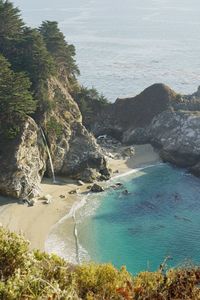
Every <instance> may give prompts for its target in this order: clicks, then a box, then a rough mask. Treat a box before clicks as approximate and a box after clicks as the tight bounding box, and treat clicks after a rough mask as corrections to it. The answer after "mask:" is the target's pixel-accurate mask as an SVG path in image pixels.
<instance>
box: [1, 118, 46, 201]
mask: <svg viewBox="0 0 200 300" xmlns="http://www.w3.org/2000/svg"><path fill="white" fill-rule="evenodd" d="M46 158H47V156H46V152H45V151H44V146H43V141H42V137H41V134H40V131H39V128H38V126H37V124H36V123H35V121H34V120H33V119H31V118H30V117H28V118H27V119H26V120H24V122H23V123H21V132H20V134H19V135H18V137H17V138H16V139H15V140H10V141H7V143H4V142H3V141H2V140H1V143H0V165H1V168H0V193H1V194H4V195H8V196H12V197H17V198H19V197H22V198H24V197H34V196H36V195H38V194H39V183H40V182H41V178H42V176H43V174H44V172H45V168H46V164H45V161H46Z"/></svg>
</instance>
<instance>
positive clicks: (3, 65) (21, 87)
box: [0, 55, 36, 127]
mask: <svg viewBox="0 0 200 300" xmlns="http://www.w3.org/2000/svg"><path fill="white" fill-rule="evenodd" d="M30 86H31V83H30V80H29V79H28V77H27V76H26V75H25V74H24V73H14V72H13V71H12V70H11V69H10V64H9V62H8V61H7V60H6V59H5V58H4V57H3V56H2V55H0V122H1V127H2V124H3V125H5V124H6V125H7V124H9V125H11V124H12V126H14V125H15V124H16V123H17V121H18V119H20V118H22V117H24V116H25V115H26V114H32V113H33V112H34V111H35V109H36V102H35V101H34V100H33V98H32V94H31V92H30ZM5 127H6V126H5Z"/></svg>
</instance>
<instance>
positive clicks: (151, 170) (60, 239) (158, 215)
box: [46, 164, 200, 274]
mask: <svg viewBox="0 0 200 300" xmlns="http://www.w3.org/2000/svg"><path fill="white" fill-rule="evenodd" d="M119 181H120V182H121V183H123V185H124V186H123V188H121V189H112V188H110V189H108V190H107V191H106V192H104V193H102V194H99V195H97V194H95V195H94V194H92V195H89V196H87V197H85V198H82V202H78V206H77V204H75V206H74V208H73V209H72V211H71V212H70V214H69V215H68V216H66V217H65V218H63V220H61V222H60V223H59V224H57V225H56V226H55V227H54V229H53V230H52V232H51V234H50V236H49V238H48V240H47V242H46V249H47V250H48V251H49V252H50V251H52V250H53V251H54V252H56V253H57V254H59V255H61V256H63V257H64V258H66V259H67V260H70V261H72V262H78V261H81V262H84V261H88V260H92V261H95V262H99V263H108V262H110V263H112V264H114V265H115V266H116V267H117V268H120V267H121V266H122V265H125V266H126V267H127V269H128V271H130V272H131V273H133V274H136V273H138V272H140V271H146V270H148V271H155V270H157V269H158V268H159V266H160V264H161V263H162V262H164V261H165V259H166V258H169V259H168V261H167V266H168V267H178V266H180V265H184V264H190V265H191V264H199V263H200V252H199V248H200V239H199V236H200V217H199V216H200V184H199V179H198V178H196V177H194V176H193V175H191V174H189V173H187V172H186V171H185V170H183V169H179V168H175V167H172V166H170V165H168V164H157V165H154V166H148V167H145V168H143V169H136V170H135V171H134V172H133V173H132V174H129V175H127V176H123V177H119V178H117V179H113V180H112V181H111V182H110V183H109V184H108V185H112V184H113V183H114V182H119ZM125 189H127V190H128V192H129V193H128V194H125V193H124V190H125ZM72 216H75V218H76V230H77V236H78V241H77V245H76V243H75V238H74V221H73V220H72ZM70 228H71V229H70ZM70 230H71V234H69V233H70ZM66 237H67V238H66ZM76 247H77V248H76Z"/></svg>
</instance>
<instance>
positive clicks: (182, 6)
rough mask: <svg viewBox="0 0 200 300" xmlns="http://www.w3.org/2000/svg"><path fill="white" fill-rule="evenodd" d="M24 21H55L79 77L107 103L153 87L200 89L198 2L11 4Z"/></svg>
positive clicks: (75, 0)
mask: <svg viewBox="0 0 200 300" xmlns="http://www.w3.org/2000/svg"><path fill="white" fill-rule="evenodd" d="M14 3H15V4H17V5H19V7H20V8H22V10H23V16H24V18H25V21H26V22H28V24H30V25H32V26H38V25H39V24H40V23H41V22H42V20H47V19H48V20H57V21H59V25H60V27H61V29H62V30H63V32H64V33H65V35H66V38H67V40H68V41H69V42H71V43H73V44H75V46H76V49H77V61H78V64H79V66H80V70H81V73H82V76H81V77H80V81H81V82H82V83H84V84H85V85H87V86H89V87H91V86H95V87H97V89H98V90H99V91H100V92H102V93H104V94H105V95H106V96H107V97H108V98H109V99H110V100H111V101H114V100H115V99H116V98H117V97H119V96H126V95H133V94H136V93H138V92H140V91H141V90H143V89H144V88H145V87H147V86H149V85H150V84H153V83H155V82H163V83H166V84H168V85H170V86H171V87H172V88H174V89H175V90H176V91H177V92H183V93H191V92H193V91H195V90H196V88H197V86H198V85H199V84H200V60H199V53H200V38H199V37H200V19H199V15H200V1H199V0H190V1H188V0H125V1H124V0H101V1H100V0H84V1H83V0H57V1H49V0H48V1H47V0H43V1H40V0H34V1H27V0H14Z"/></svg>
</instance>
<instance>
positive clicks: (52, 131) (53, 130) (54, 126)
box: [46, 117, 63, 138]
mask: <svg viewBox="0 0 200 300" xmlns="http://www.w3.org/2000/svg"><path fill="white" fill-rule="evenodd" d="M46 129H47V132H48V135H55V136H56V137H57V138H60V137H61V135H62V132H63V128H62V125H61V124H60V123H59V122H58V121H57V120H56V119H55V118H54V117H51V118H50V120H49V121H48V122H47V126H46Z"/></svg>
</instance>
